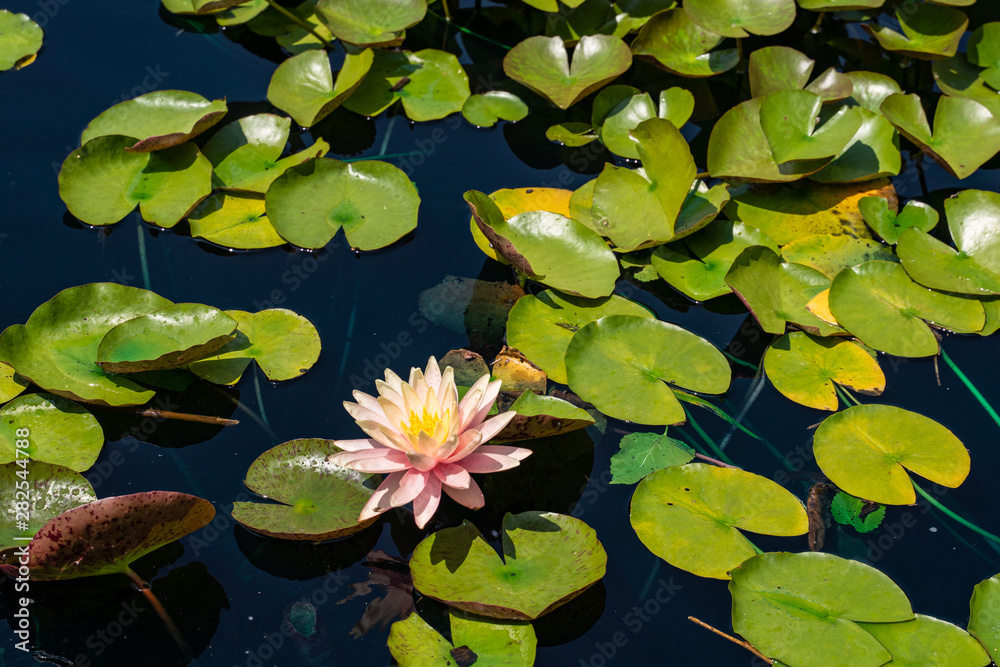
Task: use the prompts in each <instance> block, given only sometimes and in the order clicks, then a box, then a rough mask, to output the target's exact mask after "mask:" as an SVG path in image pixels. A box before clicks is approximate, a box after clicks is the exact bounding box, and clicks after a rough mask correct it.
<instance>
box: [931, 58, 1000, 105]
mask: <svg viewBox="0 0 1000 667" xmlns="http://www.w3.org/2000/svg"><path fill="white" fill-rule="evenodd" d="M931 71H932V72H933V73H934V81H935V83H937V85H938V87H939V88H940V89H941V92H943V93H945V94H946V95H951V96H952V97H967V98H969V99H972V100H975V101H977V102H979V103H980V104H982V105H983V106H984V107H986V108H987V109H989V110H990V113H992V114H993V117H994V118H998V117H1000V94H998V93H997V89H996V88H994V87H993V86H991V85H990V84H989V83H988V82H987V81H986V78H985V77H986V76H987V75H988V72H989V70H986V69H983V68H981V67H978V66H976V65H974V64H973V63H970V62H969V60H968V58H967V57H966V55H965V54H962V53H960V54H958V55H956V56H954V57H953V58H948V59H947V60H935V61H934V62H933V63H931Z"/></svg>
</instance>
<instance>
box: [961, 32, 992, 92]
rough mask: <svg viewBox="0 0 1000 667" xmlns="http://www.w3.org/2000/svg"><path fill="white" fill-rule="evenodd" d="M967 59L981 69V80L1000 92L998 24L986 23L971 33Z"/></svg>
mask: <svg viewBox="0 0 1000 667" xmlns="http://www.w3.org/2000/svg"><path fill="white" fill-rule="evenodd" d="M968 57H969V62H971V63H972V64H974V65H978V66H979V67H982V68H983V70H984V71H983V73H982V74H981V76H982V77H983V80H984V81H986V83H988V84H989V85H990V86H992V87H993V88H994V89H996V90H1000V22H997V21H994V22H993V23H986V24H984V25H981V26H979V27H978V28H976V29H975V30H973V31H972V35H971V36H970V37H969V46H968Z"/></svg>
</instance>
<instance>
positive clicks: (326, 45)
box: [264, 0, 333, 49]
mask: <svg viewBox="0 0 1000 667" xmlns="http://www.w3.org/2000/svg"><path fill="white" fill-rule="evenodd" d="M264 1H265V2H266V3H267V4H269V5H271V8H272V9H275V10H277V11H278V12H279V13H281V14H284V15H285V18H287V19H288V20H289V21H291V22H292V23H295V24H296V25H298V26H299V27H300V28H302V29H303V30H305V31H307V32H309V33H311V34H312V36H313V37H315V38H316V39H318V40H319V42H320V44H322V45H323V48H325V49H332V48H333V43H332V42H330V40H328V39H325V38H324V37H323V36H322V35H321V34H319V33H318V32H316V31H315V30H314V29H313V27H312V26H311V25H309V23H308V22H307V21H303V20H302V19H300V18H299V17H298V16H296V15H295V14H293V13H291V12H290V11H288V10H287V9H285V8H284V7H282V6H281V5H279V4H278V3H277V2H275V1H274V0H264Z"/></svg>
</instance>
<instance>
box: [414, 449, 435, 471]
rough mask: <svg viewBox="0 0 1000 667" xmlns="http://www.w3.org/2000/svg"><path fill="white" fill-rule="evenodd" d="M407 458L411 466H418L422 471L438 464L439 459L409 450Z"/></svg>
mask: <svg viewBox="0 0 1000 667" xmlns="http://www.w3.org/2000/svg"><path fill="white" fill-rule="evenodd" d="M406 460H407V462H408V463H409V464H410V467H411V468H416V469H417V470H419V471H420V472H428V471H429V470H432V469H433V468H434V466H436V465H437V464H438V460H437V459H435V458H434V457H431V456H424V455H423V454H419V453H417V452H408V453H407V454H406Z"/></svg>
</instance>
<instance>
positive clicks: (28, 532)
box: [0, 461, 97, 551]
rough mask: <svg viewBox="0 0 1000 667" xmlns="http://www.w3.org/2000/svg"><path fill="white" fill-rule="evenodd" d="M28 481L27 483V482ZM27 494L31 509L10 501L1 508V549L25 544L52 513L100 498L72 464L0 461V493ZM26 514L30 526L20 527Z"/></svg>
mask: <svg viewBox="0 0 1000 667" xmlns="http://www.w3.org/2000/svg"><path fill="white" fill-rule="evenodd" d="M25 482H27V484H25ZM18 491H21V493H22V494H27V503H28V509H27V510H26V511H24V512H23V513H22V512H19V511H18V510H17V508H16V507H15V503H13V502H9V503H6V504H5V505H4V507H3V508H2V509H0V551H3V550H6V549H12V548H14V547H17V546H22V545H24V539H25V538H30V537H33V536H34V535H35V533H37V532H38V530H39V529H40V528H41V527H42V526H44V525H45V523H46V522H47V521H48V520H49V519H52V518H53V517H56V516H59V515H60V514H62V513H63V512H65V511H66V510H69V509H72V508H74V507H76V506H78V505H82V504H84V503H89V502H92V501H94V500H97V496H96V495H94V488H93V487H92V486H91V485H90V482H88V481H87V479H86V478H85V477H84V476H83V475H81V474H79V473H77V472H74V471H72V470H70V469H69V468H65V467H63V466H58V465H52V464H49V463H42V462H40V461H34V462H32V463H30V464H28V466H27V467H22V466H20V465H18V464H17V463H7V464H4V465H0V493H3V497H4V498H12V499H19V498H22V497H23V496H21V495H20V494H18V493H17V492H18ZM19 514H20V515H21V517H23V516H24V514H27V516H28V518H27V528H19V527H18V524H19V523H20V522H21V521H24V519H23V518H19V516H18V515H19Z"/></svg>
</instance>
